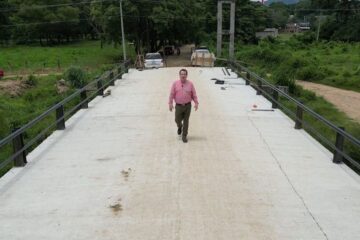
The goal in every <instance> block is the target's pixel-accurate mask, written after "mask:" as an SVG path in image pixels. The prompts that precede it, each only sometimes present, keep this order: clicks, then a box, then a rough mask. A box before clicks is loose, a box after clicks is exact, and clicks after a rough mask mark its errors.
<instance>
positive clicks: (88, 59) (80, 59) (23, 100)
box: [0, 42, 122, 176]
mask: <svg viewBox="0 0 360 240" xmlns="http://www.w3.org/2000/svg"><path fill="white" fill-rule="evenodd" d="M0 52H1V54H2V57H1V58H0V68H3V69H4V70H5V74H7V73H9V71H11V73H10V74H14V75H18V74H25V73H26V74H34V73H41V72H46V73H48V74H49V75H46V76H36V75H35V76H36V77H34V76H32V80H31V81H29V76H13V77H11V78H10V79H3V80H0V81H3V82H4V81H23V82H24V84H25V85H24V86H26V88H23V89H22V90H21V91H20V94H17V95H15V96H14V95H11V94H10V93H9V92H8V91H6V89H3V90H1V89H0V139H2V138H4V137H5V136H6V135H8V134H9V133H10V132H11V129H13V128H14V127H20V126H22V125H24V124H26V123H27V122H29V121H30V120H32V119H34V118H35V117H36V116H38V115H40V114H41V113H42V112H44V111H45V110H46V109H48V108H49V107H51V106H52V105H54V104H55V103H56V102H59V101H60V100H62V99H64V98H65V97H66V96H68V95H70V94H71V93H72V92H74V91H75V88H74V87H72V86H71V85H70V84H67V85H68V87H69V88H68V90H67V91H65V92H62V93H59V91H58V89H57V87H56V83H57V81H58V80H59V79H61V78H64V76H63V75H62V73H63V72H64V71H65V70H66V69H67V68H68V67H70V66H74V65H76V66H79V67H81V68H82V69H83V70H85V71H86V75H87V77H86V78H87V81H90V80H92V79H93V78H94V77H95V76H96V75H98V74H100V73H102V72H104V70H107V69H109V68H111V67H112V66H113V64H114V63H116V62H118V61H119V60H120V59H121V54H122V51H121V48H120V47H119V48H113V47H112V46H106V45H105V46H104V48H103V49H101V48H100V44H99V42H83V43H76V44H69V45H65V46H57V47H29V46H16V47H11V48H0ZM58 59H59V61H60V62H61V66H60V68H59V66H58ZM7 62H11V69H10V65H9V64H7ZM44 63H46V64H45V65H46V68H43V66H44ZM2 66H5V67H2ZM6 66H7V67H6ZM29 82H30V84H28V83H29ZM72 105H75V100H74V103H73V104H72ZM70 106H71V104H70V105H69V106H68V108H70ZM54 119H55V114H52V115H51V116H49V117H47V118H45V119H44V120H42V121H41V122H40V123H38V124H36V125H35V126H34V127H32V128H31V129H30V130H29V131H27V132H26V134H25V136H24V137H25V142H27V141H28V140H29V139H31V138H33V137H34V136H36V135H37V134H38V133H39V132H40V131H41V130H42V129H44V128H45V127H46V126H48V125H49V124H50V123H52V122H53V121H54ZM11 150H12V149H11V146H6V147H4V148H2V149H0V162H2V161H3V160H4V159H6V158H7V156H9V153H10V152H11ZM9 168H11V165H9V166H8V168H7V169H9ZM7 169H3V170H0V176H2V175H3V174H4V173H5V172H6V171H7Z"/></svg>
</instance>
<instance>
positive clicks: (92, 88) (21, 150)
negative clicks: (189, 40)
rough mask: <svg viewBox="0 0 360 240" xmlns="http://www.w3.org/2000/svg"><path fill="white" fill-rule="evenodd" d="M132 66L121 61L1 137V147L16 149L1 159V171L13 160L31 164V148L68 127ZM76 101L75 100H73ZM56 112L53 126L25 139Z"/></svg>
mask: <svg viewBox="0 0 360 240" xmlns="http://www.w3.org/2000/svg"><path fill="white" fill-rule="evenodd" d="M128 66H129V62H128V61H127V62H124V63H122V64H119V65H118V66H116V68H115V69H113V70H111V71H107V72H105V73H104V74H103V75H102V76H100V77H98V78H96V79H95V80H94V81H92V82H90V83H89V84H87V85H86V86H85V87H83V88H81V89H78V90H77V91H76V92H74V93H73V94H71V95H70V96H68V97H67V98H65V99H64V100H62V101H61V102H59V103H57V104H55V105H54V106H52V107H50V108H49V109H48V110H46V111H45V112H44V113H42V114H41V115H40V116H38V117H36V118H35V119H33V120H32V121H30V122H29V123H27V124H26V125H24V126H22V127H21V128H17V129H13V132H12V133H11V134H10V135H8V136H7V137H5V138H4V139H2V140H0V150H1V149H2V148H5V147H6V146H8V145H9V144H11V145H12V149H13V153H12V154H11V155H10V156H9V157H7V159H4V160H3V161H0V170H2V169H4V168H6V167H9V165H10V166H12V163H13V165H14V166H17V167H19V166H25V165H26V163H27V160H26V153H27V151H28V150H29V149H31V147H33V146H34V145H36V144H37V143H39V141H42V140H43V139H44V136H46V135H47V134H48V133H49V132H51V130H54V129H55V130H64V129H65V128H66V126H65V121H66V119H68V118H70V117H71V116H72V115H73V114H74V113H75V112H77V111H78V110H79V109H86V108H88V103H89V101H90V100H92V99H93V98H95V97H96V96H103V95H104V89H106V88H107V87H108V86H113V85H114V83H115V80H116V79H119V78H121V76H122V74H123V73H125V72H127V69H128ZM89 93H90V94H89ZM74 101H75V103H73V102H74ZM70 103H72V104H70ZM67 105H70V107H71V108H70V109H69V110H67V111H66V108H65V107H66V106H67ZM73 105H74V106H73ZM53 115H55V119H54V121H51V123H50V124H49V125H47V126H46V127H45V128H43V129H41V131H40V133H38V134H37V135H36V136H35V137H34V138H32V139H29V140H28V142H25V141H24V135H25V134H26V132H27V131H29V130H30V129H31V128H33V127H34V126H35V125H36V124H38V123H39V122H41V121H43V120H44V119H45V118H48V117H52V116H53Z"/></svg>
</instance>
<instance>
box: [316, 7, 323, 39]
mask: <svg viewBox="0 0 360 240" xmlns="http://www.w3.org/2000/svg"><path fill="white" fill-rule="evenodd" d="M321 19H322V11H321V10H320V15H319V16H318V28H317V33H316V41H317V42H318V41H319V35H320V25H321Z"/></svg>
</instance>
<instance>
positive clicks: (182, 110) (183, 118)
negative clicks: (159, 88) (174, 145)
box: [169, 69, 199, 143]
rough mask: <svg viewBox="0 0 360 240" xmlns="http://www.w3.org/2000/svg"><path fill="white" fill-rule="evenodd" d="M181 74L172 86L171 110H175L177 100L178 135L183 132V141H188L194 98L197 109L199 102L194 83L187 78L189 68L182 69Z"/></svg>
mask: <svg viewBox="0 0 360 240" xmlns="http://www.w3.org/2000/svg"><path fill="white" fill-rule="evenodd" d="M179 75H180V80H177V81H175V82H174V83H173V84H172V86H171V91H170V96H169V110H170V112H171V111H172V110H173V108H174V106H173V101H174V100H175V103H176V105H175V122H176V125H177V127H178V130H177V133H178V135H181V133H182V141H183V142H184V143H186V142H187V134H188V129H189V118H190V113H191V101H192V100H193V101H194V102H195V111H196V110H197V109H198V106H199V102H198V98H197V96H196V91H195V87H194V85H193V83H192V82H190V81H189V80H187V75H188V72H187V70H186V69H181V70H180V72H179Z"/></svg>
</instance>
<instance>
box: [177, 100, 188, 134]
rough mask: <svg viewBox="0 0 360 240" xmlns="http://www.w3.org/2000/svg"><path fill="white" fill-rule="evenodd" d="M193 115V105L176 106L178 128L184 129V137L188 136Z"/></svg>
mask: <svg viewBox="0 0 360 240" xmlns="http://www.w3.org/2000/svg"><path fill="white" fill-rule="evenodd" d="M190 113H191V104H190V103H189V104H187V105H184V106H183V105H178V104H176V106H175V122H176V124H177V127H178V128H181V127H183V129H182V133H183V136H187V134H188V129H189V118H190Z"/></svg>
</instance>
